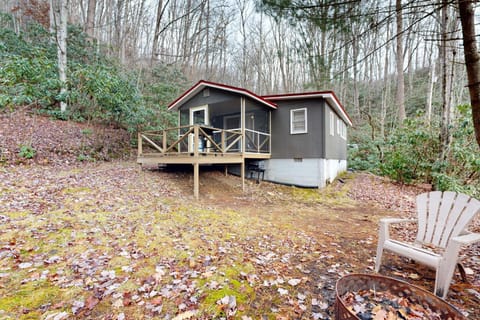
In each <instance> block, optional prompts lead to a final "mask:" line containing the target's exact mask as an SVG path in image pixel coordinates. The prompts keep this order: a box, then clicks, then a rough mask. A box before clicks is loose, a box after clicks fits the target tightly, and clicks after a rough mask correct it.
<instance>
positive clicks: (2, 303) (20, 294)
mask: <svg viewBox="0 0 480 320" xmlns="http://www.w3.org/2000/svg"><path fill="white" fill-rule="evenodd" d="M62 295H63V292H62V289H60V288H58V287H55V286H49V285H48V284H47V283H46V282H44V281H40V282H38V281H34V282H28V283H26V284H23V285H21V286H20V287H19V288H17V289H16V290H14V291H13V292H11V294H7V295H5V296H3V297H1V298H0V310H5V311H6V312H15V311H18V310H20V309H24V310H31V311H33V312H35V310H37V309H39V308H40V306H42V305H46V304H48V303H52V304H54V303H56V302H58V301H62ZM17 314H18V313H17ZM25 316H27V315H25Z"/></svg>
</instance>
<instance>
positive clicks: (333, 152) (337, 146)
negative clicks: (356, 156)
mask: <svg viewBox="0 0 480 320" xmlns="http://www.w3.org/2000/svg"><path fill="white" fill-rule="evenodd" d="M326 106H327V107H326V108H324V118H325V127H324V128H323V129H324V135H325V140H324V141H325V159H338V160H345V159H347V139H346V137H345V139H344V138H342V136H341V135H340V134H339V133H338V122H337V119H339V117H338V114H336V113H335V112H334V111H333V109H331V108H330V106H328V104H326ZM331 112H333V114H334V120H333V135H332V134H331V131H330V129H331V127H330V126H331V125H332V124H331V116H330V113H331ZM340 121H341V122H342V123H344V122H343V120H340Z"/></svg>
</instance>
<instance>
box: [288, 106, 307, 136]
mask: <svg viewBox="0 0 480 320" xmlns="http://www.w3.org/2000/svg"><path fill="white" fill-rule="evenodd" d="M298 133H307V109H306V108H302V109H294V110H290V134H298Z"/></svg>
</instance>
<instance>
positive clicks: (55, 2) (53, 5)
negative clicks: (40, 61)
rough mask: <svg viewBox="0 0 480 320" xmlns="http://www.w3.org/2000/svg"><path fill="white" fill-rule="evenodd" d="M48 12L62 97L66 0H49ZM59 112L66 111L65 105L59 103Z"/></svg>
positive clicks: (65, 77) (62, 102)
mask: <svg viewBox="0 0 480 320" xmlns="http://www.w3.org/2000/svg"><path fill="white" fill-rule="evenodd" d="M50 10H51V12H52V13H53V14H52V15H51V18H52V19H53V20H52V21H51V24H52V26H53V29H54V30H55V40H56V45H57V57H58V78H59V80H60V84H61V89H60V95H61V96H62V97H64V96H65V95H66V93H67V20H68V15H67V14H68V0H50ZM60 110H61V111H62V112H65V111H66V110H67V103H66V102H65V101H64V99H62V100H61V101H60Z"/></svg>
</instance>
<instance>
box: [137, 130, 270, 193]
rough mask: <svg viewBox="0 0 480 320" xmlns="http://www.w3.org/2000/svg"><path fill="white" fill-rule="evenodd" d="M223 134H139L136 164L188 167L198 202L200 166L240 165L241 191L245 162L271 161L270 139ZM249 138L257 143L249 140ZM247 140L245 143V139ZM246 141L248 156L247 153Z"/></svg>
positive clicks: (262, 135) (241, 133) (263, 135)
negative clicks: (185, 165)
mask: <svg viewBox="0 0 480 320" xmlns="http://www.w3.org/2000/svg"><path fill="white" fill-rule="evenodd" d="M245 133H246V131H245V130H225V129H219V128H212V127H207V126H201V125H192V126H183V127H177V128H170V129H166V130H162V131H150V132H141V133H139V134H138V154H137V163H138V164H140V165H157V164H158V165H159V164H191V165H193V168H194V170H193V171H194V186H193V193H194V196H195V198H197V199H198V198H199V185H200V183H199V171H200V165H207V164H240V166H241V170H240V172H241V177H242V189H243V188H244V181H245V160H246V159H259V160H261V159H269V158H270V135H269V134H266V133H256V132H255V131H252V130H250V131H249V132H248V135H246V134H245ZM252 134H253V135H255V134H256V136H254V137H256V139H252ZM245 137H247V139H245ZM246 140H248V143H249V148H248V152H242V150H246Z"/></svg>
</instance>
